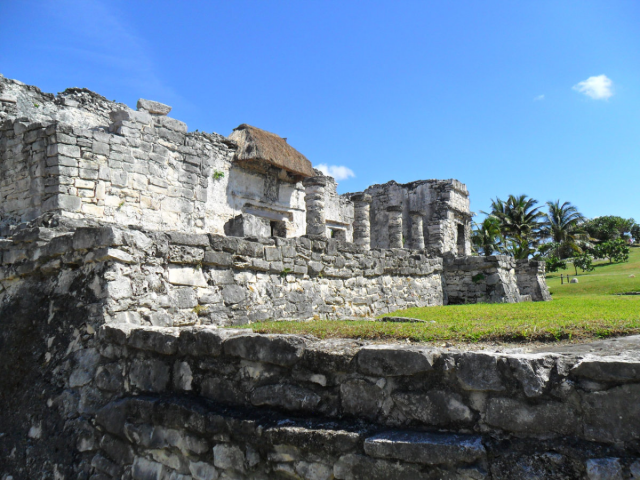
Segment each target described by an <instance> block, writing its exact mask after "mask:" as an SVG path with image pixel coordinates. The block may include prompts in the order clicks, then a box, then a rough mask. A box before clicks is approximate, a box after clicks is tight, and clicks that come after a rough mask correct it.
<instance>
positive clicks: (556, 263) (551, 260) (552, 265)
mask: <svg viewBox="0 0 640 480" xmlns="http://www.w3.org/2000/svg"><path fill="white" fill-rule="evenodd" d="M544 262H545V271H547V272H557V271H558V270H560V269H561V268H562V269H564V268H566V267H567V262H565V261H564V260H560V259H559V258H558V257H556V256H555V255H551V256H550V257H547V258H545V259H544Z"/></svg>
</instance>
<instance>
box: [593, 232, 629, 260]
mask: <svg viewBox="0 0 640 480" xmlns="http://www.w3.org/2000/svg"><path fill="white" fill-rule="evenodd" d="M593 254H594V256H596V257H598V258H608V259H609V263H613V262H616V263H618V262H627V261H629V245H627V242H626V241H625V240H624V239H623V238H616V239H615V240H609V241H606V242H602V243H599V244H597V245H596V246H595V247H594V248H593Z"/></svg>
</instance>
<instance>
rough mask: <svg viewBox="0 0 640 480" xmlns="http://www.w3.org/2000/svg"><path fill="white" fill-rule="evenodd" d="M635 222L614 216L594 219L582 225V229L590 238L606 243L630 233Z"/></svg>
mask: <svg viewBox="0 0 640 480" xmlns="http://www.w3.org/2000/svg"><path fill="white" fill-rule="evenodd" d="M634 225H635V221H634V220H633V218H622V217H616V216H614V215H606V216H603V217H596V218H594V219H592V220H588V221H586V222H585V223H584V229H585V231H586V232H587V233H588V234H589V236H590V237H591V238H594V239H596V240H600V241H601V242H606V241H609V240H614V239H616V238H619V237H624V236H625V235H626V234H628V233H629V232H631V230H632V228H633V226H634Z"/></svg>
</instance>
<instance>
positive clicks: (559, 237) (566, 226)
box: [542, 200, 589, 258]
mask: <svg viewBox="0 0 640 480" xmlns="http://www.w3.org/2000/svg"><path fill="white" fill-rule="evenodd" d="M547 206H548V208H549V210H548V212H547V213H546V214H545V220H544V222H543V224H542V234H543V236H545V237H548V238H549V239H550V240H551V241H552V242H554V243H555V244H556V245H557V248H556V251H555V254H556V255H557V256H558V257H560V258H566V257H569V256H572V255H573V254H574V253H581V252H582V249H581V247H580V245H581V244H584V243H585V242H587V241H588V240H589V237H588V235H586V234H585V233H584V230H583V229H582V224H583V222H584V220H585V218H584V216H583V215H582V214H581V213H580V212H579V211H578V209H577V208H576V207H575V206H574V205H571V203H570V202H564V203H563V204H562V205H560V200H556V201H555V202H547Z"/></svg>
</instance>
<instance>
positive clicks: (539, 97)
mask: <svg viewBox="0 0 640 480" xmlns="http://www.w3.org/2000/svg"><path fill="white" fill-rule="evenodd" d="M542 100H544V93H543V94H542V95H538V96H535V97H533V101H534V102H540V101H542Z"/></svg>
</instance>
